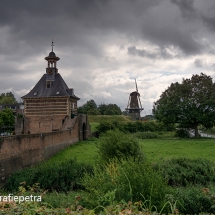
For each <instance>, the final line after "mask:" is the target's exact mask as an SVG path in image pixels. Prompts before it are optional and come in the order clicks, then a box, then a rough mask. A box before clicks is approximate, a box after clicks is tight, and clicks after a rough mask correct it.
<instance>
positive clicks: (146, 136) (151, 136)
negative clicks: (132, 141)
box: [133, 132, 160, 139]
mask: <svg viewBox="0 0 215 215" xmlns="http://www.w3.org/2000/svg"><path fill="white" fill-rule="evenodd" d="M133 136H134V137H136V138H138V139H156V138H160V135H159V134H157V133H154V132H137V133H134V134H133Z"/></svg>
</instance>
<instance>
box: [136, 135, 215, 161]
mask: <svg viewBox="0 0 215 215" xmlns="http://www.w3.org/2000/svg"><path fill="white" fill-rule="evenodd" d="M140 143H141V145H142V150H143V152H144V153H145V155H146V158H147V159H148V160H149V161H151V162H158V161H159V160H161V159H170V158H176V157H186V158H193V159H194V158H206V159H208V160H211V161H213V162H215V156H214V148H215V141H214V139H203V138H202V139H166V140H161V139H146V140H141V141H140Z"/></svg>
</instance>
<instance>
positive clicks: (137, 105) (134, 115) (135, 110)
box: [125, 79, 144, 120]
mask: <svg viewBox="0 0 215 215" xmlns="http://www.w3.org/2000/svg"><path fill="white" fill-rule="evenodd" d="M135 84H136V91H134V92H132V93H130V96H129V100H128V106H127V108H126V109H125V110H126V111H127V112H128V115H129V116H130V117H131V119H132V120H140V112H141V111H142V110H143V109H144V108H142V105H141V102H140V94H139V92H138V88H137V82H136V79H135Z"/></svg>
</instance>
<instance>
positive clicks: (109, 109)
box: [78, 99, 122, 115]
mask: <svg viewBox="0 0 215 215" xmlns="http://www.w3.org/2000/svg"><path fill="white" fill-rule="evenodd" d="M78 113H83V114H89V115H121V114H122V111H121V109H120V107H118V106H117V105H116V104H100V105H98V106H97V104H96V103H95V101H94V100H92V99H91V100H90V101H87V102H86V103H85V104H84V105H82V106H81V107H79V108H78Z"/></svg>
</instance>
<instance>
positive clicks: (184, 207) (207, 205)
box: [173, 186, 215, 214]
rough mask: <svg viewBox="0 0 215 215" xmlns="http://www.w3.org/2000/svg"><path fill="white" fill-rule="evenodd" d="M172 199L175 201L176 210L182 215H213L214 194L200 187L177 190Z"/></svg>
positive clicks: (214, 208) (214, 209)
mask: <svg viewBox="0 0 215 215" xmlns="http://www.w3.org/2000/svg"><path fill="white" fill-rule="evenodd" d="M173 196H174V198H175V199H177V201H178V202H180V204H178V209H179V211H180V213H183V214H200V213H202V212H204V213H213V214H214V213H215V207H214V205H215V199H214V192H211V191H210V190H209V189H208V188H202V187H200V186H195V187H193V186H192V187H186V188H177V189H175V193H174V195H173Z"/></svg>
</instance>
